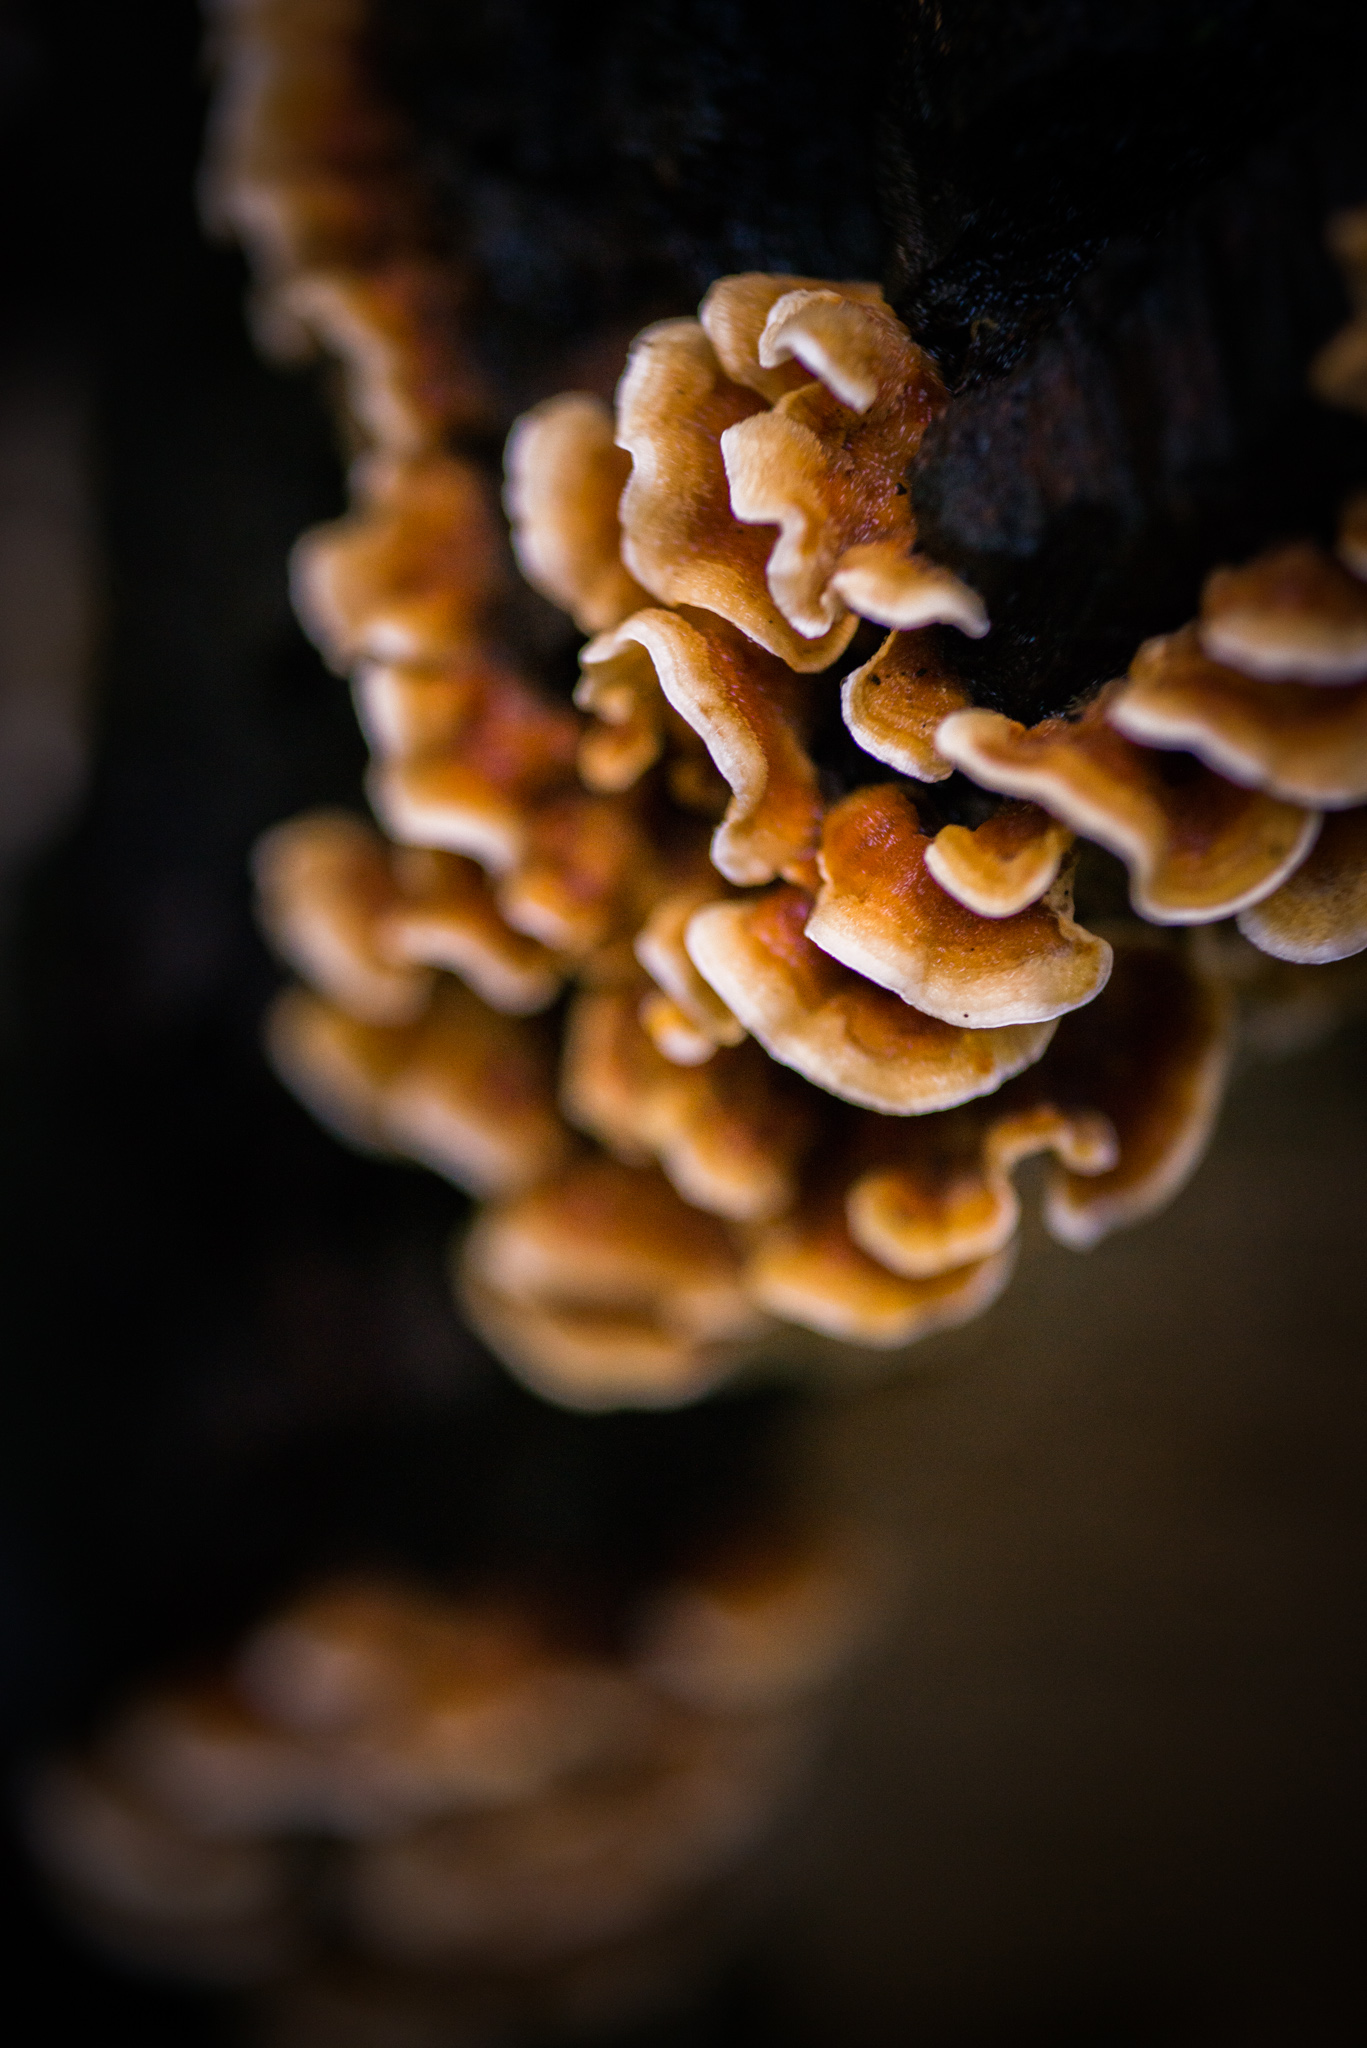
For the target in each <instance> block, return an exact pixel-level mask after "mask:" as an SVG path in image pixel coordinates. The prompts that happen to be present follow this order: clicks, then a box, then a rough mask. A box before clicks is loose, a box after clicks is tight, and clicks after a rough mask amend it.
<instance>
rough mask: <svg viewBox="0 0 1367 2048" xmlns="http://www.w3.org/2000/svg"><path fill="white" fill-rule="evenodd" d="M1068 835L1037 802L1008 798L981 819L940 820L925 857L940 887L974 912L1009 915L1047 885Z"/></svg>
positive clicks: (1070, 839)
mask: <svg viewBox="0 0 1367 2048" xmlns="http://www.w3.org/2000/svg"><path fill="white" fill-rule="evenodd" d="M1072 844H1073V835H1072V833H1071V832H1070V831H1069V830H1068V827H1067V826H1066V825H1060V824H1059V822H1058V820H1057V818H1051V817H1050V816H1049V813H1048V812H1047V811H1043V810H1041V809H1040V807H1039V805H1038V804H1029V803H1019V802H1011V801H1008V802H1006V803H1004V804H1001V805H999V807H998V808H997V809H996V810H995V811H994V812H993V813H992V815H991V817H990V818H988V819H987V820H986V821H985V822H984V823H983V824H981V825H977V826H974V827H973V828H972V829H970V828H969V827H968V826H967V825H942V826H941V827H940V830H939V831H938V832H937V833H936V834H935V837H934V838H933V839H932V840H931V842H930V844H929V846H928V847H927V848H926V853H925V860H926V866H927V867H928V868H929V870H930V872H931V874H932V875H934V877H935V879H936V881H937V882H938V883H939V884H940V887H941V888H942V889H947V890H948V891H949V893H950V895H951V896H953V897H955V898H957V900H958V901H959V902H960V903H962V904H963V905H964V906H965V907H966V908H967V909H969V910H976V911H977V913H978V915H979V917H1014V916H1015V915H1016V913H1017V911H1021V910H1024V909H1025V908H1026V907H1027V905H1029V904H1031V903H1037V902H1038V901H1039V899H1040V897H1041V896H1044V895H1046V894H1047V893H1048V891H1049V890H1051V889H1052V888H1053V886H1054V883H1055V882H1056V881H1057V879H1058V874H1059V869H1060V868H1061V867H1062V865H1063V862H1064V859H1065V857H1066V856H1067V854H1068V851H1069V849H1070V847H1071V846H1072Z"/></svg>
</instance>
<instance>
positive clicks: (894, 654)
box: [840, 633, 972, 782]
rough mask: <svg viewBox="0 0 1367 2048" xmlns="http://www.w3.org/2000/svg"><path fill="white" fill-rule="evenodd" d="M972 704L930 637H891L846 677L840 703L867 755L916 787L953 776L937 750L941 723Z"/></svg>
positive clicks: (900, 634) (902, 635)
mask: <svg viewBox="0 0 1367 2048" xmlns="http://www.w3.org/2000/svg"><path fill="white" fill-rule="evenodd" d="M971 702H972V699H971V698H970V697H969V694H968V691H967V690H966V689H965V688H964V686H963V684H962V682H960V680H959V679H958V677H957V676H955V675H954V674H952V673H951V672H950V670H949V669H948V668H947V667H946V665H945V663H944V660H943V658H942V656H941V654H940V651H939V649H938V647H937V646H936V642H935V636H934V635H933V634H931V633H889V635H888V637H887V639H886V640H885V641H884V642H883V645H882V646H881V647H880V648H879V650H878V652H877V654H875V655H874V656H873V657H872V658H871V659H870V660H868V661H866V662H865V663H864V665H863V667H862V668H857V669H855V670H853V671H852V673H851V674H849V675H848V676H846V678H845V681H844V683H843V684H842V686H841V693H840V704H841V710H842V711H843V713H844V717H845V723H846V725H847V726H848V727H849V730H850V732H851V733H852V735H853V736H854V738H855V739H856V740H857V741H858V742H859V745H860V746H861V747H862V748H863V749H864V752H865V753H866V754H872V756H873V758H874V760H875V761H884V762H886V763H887V765H888V767H889V768H897V769H900V771H901V773H902V774H903V775H910V776H912V777H914V778H915V780H916V781H917V782H943V781H944V780H945V778H946V777H947V776H950V775H952V774H953V773H954V763H953V762H952V761H947V760H946V759H945V757H944V755H943V754H942V753H940V752H939V750H938V749H937V747H936V745H935V735H936V733H937V732H938V731H939V729H940V726H941V723H942V722H943V721H944V720H945V719H946V718H948V717H949V715H950V713H951V712H952V711H963V710H965V709H967V707H968V706H969V704H970V703H971Z"/></svg>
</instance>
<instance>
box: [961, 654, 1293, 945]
mask: <svg viewBox="0 0 1367 2048" xmlns="http://www.w3.org/2000/svg"><path fill="white" fill-rule="evenodd" d="M1111 701H1112V700H1111V693H1110V692H1109V691H1104V692H1103V693H1102V694H1101V696H1099V697H1096V698H1094V699H1093V700H1092V702H1091V703H1090V704H1089V705H1088V706H1087V708H1086V710H1085V711H1084V712H1083V714H1082V716H1081V717H1080V718H1077V719H1074V720H1069V719H1063V718H1049V719H1045V720H1044V721H1043V723H1042V724H1040V725H1037V726H1032V727H1030V728H1029V730H1027V729H1026V727H1024V726H1023V725H1020V724H1019V723H1018V722H1017V721H1016V720H1015V719H1013V718H1005V717H1003V716H1002V714H1001V713H1000V712H997V711H978V710H974V711H956V712H954V713H952V714H951V716H950V717H948V718H947V719H946V720H945V722H944V724H943V725H942V726H941V727H940V730H939V733H938V734H937V736H936V745H937V746H938V748H939V749H940V751H941V753H943V754H944V755H946V756H947V757H948V759H950V760H951V761H953V762H954V763H955V765H956V766H957V767H959V768H962V769H963V770H964V772H965V773H966V774H968V775H971V776H972V777H973V780H974V781H975V782H979V783H981V784H982V785H983V787H984V788H986V789H995V790H1000V791H1001V792H1002V793H1003V794H1004V795H1007V796H1016V797H1028V798H1030V799H1031V800H1032V801H1033V802H1035V803H1037V804H1040V805H1042V806H1043V808H1044V809H1045V810H1047V811H1049V812H1050V813H1051V814H1052V815H1053V816H1054V817H1056V818H1058V819H1059V820H1060V822H1061V823H1063V824H1065V825H1067V826H1068V827H1069V829H1070V830H1072V831H1074V832H1078V833H1081V834H1083V835H1084V836H1085V837H1087V838H1089V839H1095V840H1096V841H1097V842H1098V843H1099V844H1100V845H1102V846H1105V847H1108V848H1109V849H1110V851H1111V852H1112V853H1117V854H1119V855H1120V857H1121V859H1122V860H1123V861H1124V862H1125V863H1126V865H1127V866H1128V868H1129V870H1130V893H1131V898H1132V900H1133V902H1134V907H1135V909H1136V910H1137V911H1138V912H1139V914H1140V915H1141V917H1146V918H1149V919H1151V920H1152V921H1153V922H1154V923H1155V924H1204V923H1209V922H1211V921H1213V920H1214V919H1215V918H1219V917H1230V916H1232V915H1233V914H1234V912H1235V911H1238V910H1243V909H1244V908H1245V907H1246V906H1247V905H1248V904H1250V903H1256V902H1257V900H1258V898H1259V897H1260V896H1269V895H1271V893H1272V891H1273V890H1274V889H1275V888H1277V887H1278V885H1279V884H1280V883H1281V882H1283V881H1285V879H1286V877H1287V876H1288V875H1289V874H1290V873H1291V872H1292V871H1293V869H1295V868H1296V867H1297V866H1298V865H1299V863H1300V862H1301V861H1302V860H1304V858H1305V856H1306V854H1307V853H1308V852H1309V851H1310V848H1311V846H1312V845H1313V844H1314V841H1315V834H1316V832H1317V831H1318V829H1319V818H1318V816H1317V814H1316V813H1315V812H1314V811H1310V810H1306V809H1304V808H1303V807H1301V806H1299V805H1295V804H1290V803H1286V802H1284V801H1283V800H1282V799H1280V798H1278V797H1273V796H1269V795H1266V794H1264V793H1263V792H1262V791H1258V790H1248V789H1242V788H1240V787H1239V786H1238V785H1236V784H1235V783H1232V782H1226V781H1225V780H1224V779H1223V778H1222V777H1221V776H1219V775H1216V774H1214V773H1213V771H1211V770H1210V769H1207V768H1205V767H1203V766H1201V765H1200V764H1199V763H1197V762H1194V761H1192V760H1190V759H1184V758H1180V757H1176V756H1173V755H1169V754H1163V753H1160V752H1154V751H1150V750H1149V749H1147V748H1144V747H1140V746H1136V745H1135V744H1134V743H1133V741H1131V740H1128V739H1126V738H1125V737H1124V736H1123V735H1122V734H1121V733H1119V732H1117V731H1116V729H1115V727H1114V725H1113V724H1112V723H1111V721H1110V719H1109V709H1110V704H1111Z"/></svg>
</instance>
